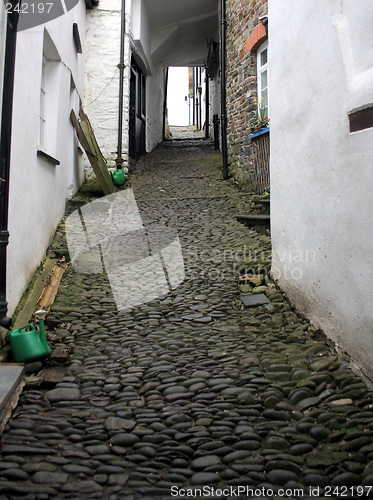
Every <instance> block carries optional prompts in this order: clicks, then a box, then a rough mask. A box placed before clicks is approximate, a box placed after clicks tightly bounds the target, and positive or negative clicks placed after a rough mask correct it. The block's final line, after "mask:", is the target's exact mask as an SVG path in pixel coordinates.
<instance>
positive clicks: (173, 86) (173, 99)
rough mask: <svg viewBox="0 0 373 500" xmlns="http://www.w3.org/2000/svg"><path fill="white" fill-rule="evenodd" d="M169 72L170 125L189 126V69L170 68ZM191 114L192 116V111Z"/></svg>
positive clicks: (168, 101) (168, 107) (168, 105)
mask: <svg viewBox="0 0 373 500" xmlns="http://www.w3.org/2000/svg"><path fill="white" fill-rule="evenodd" d="M168 71H169V72H168V88H167V110H168V123H169V125H178V126H186V125H189V107H190V106H189V97H188V96H189V68H188V67H170V68H169V70H168ZM185 97H186V99H185ZM192 102H193V101H191V103H190V105H192ZM190 114H191V116H192V111H191V113H190Z"/></svg>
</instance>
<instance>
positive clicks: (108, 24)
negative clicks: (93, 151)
mask: <svg viewBox="0 0 373 500" xmlns="http://www.w3.org/2000/svg"><path fill="white" fill-rule="evenodd" d="M130 7H131V4H130V3H129V4H127V5H126V26H127V27H128V26H129V22H130V13H129V12H128V11H129V9H130ZM120 25H121V11H120V3H118V2H116V1H115V0H101V1H100V3H99V5H98V6H97V7H95V8H93V9H92V10H90V11H88V13H87V20H86V42H85V46H86V80H85V102H84V110H85V112H86V113H87V115H88V117H89V119H90V121H91V124H92V127H93V129H94V132H95V135H96V139H97V142H98V144H99V146H100V148H101V151H102V153H103V155H104V156H105V158H107V159H115V158H116V156H117V145H118V106H119V69H118V64H119V59H120ZM129 38H130V37H129V35H128V34H126V36H125V71H124V103H123V106H124V107H123V157H124V159H126V157H127V143H128V97H129V65H130V59H129V54H130V48H129V45H130V42H129ZM86 166H88V162H87V165H86ZM88 168H90V167H89V166H88Z"/></svg>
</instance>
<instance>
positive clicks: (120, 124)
mask: <svg viewBox="0 0 373 500" xmlns="http://www.w3.org/2000/svg"><path fill="white" fill-rule="evenodd" d="M125 32H126V0H122V10H121V21H120V60H119V64H118V68H119V111H118V148H117V149H118V151H117V155H118V157H117V160H116V162H117V164H118V167H119V166H120V164H122V163H123V158H122V144H123V142H122V141H123V137H122V136H123V92H124V85H123V80H124V68H125V65H124V42H125Z"/></svg>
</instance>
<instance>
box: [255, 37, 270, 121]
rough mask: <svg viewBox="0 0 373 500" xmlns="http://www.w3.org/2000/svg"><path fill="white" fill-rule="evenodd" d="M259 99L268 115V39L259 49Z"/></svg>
mask: <svg viewBox="0 0 373 500" xmlns="http://www.w3.org/2000/svg"><path fill="white" fill-rule="evenodd" d="M257 75H258V100H259V102H261V107H262V109H263V110H264V113H265V114H264V116H268V104H269V103H268V41H266V42H264V43H263V44H262V45H261V46H260V47H259V49H258V51H257Z"/></svg>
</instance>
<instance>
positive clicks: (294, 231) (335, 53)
mask: <svg viewBox="0 0 373 500" xmlns="http://www.w3.org/2000/svg"><path fill="white" fill-rule="evenodd" d="M269 20H270V33H269V70H270V81H269V89H270V102H271V226H272V227H271V230H272V240H273V272H274V275H275V277H277V278H278V282H279V285H280V286H281V287H282V288H283V289H284V290H285V291H286V292H287V293H288V295H289V297H290V298H291V300H292V301H293V303H294V304H295V305H296V306H297V307H298V308H299V309H300V311H301V312H303V313H304V314H305V315H306V316H307V317H309V318H310V319H311V320H312V322H313V323H314V324H315V325H317V326H318V327H321V328H322V329H323V330H324V331H325V333H326V334H327V335H328V336H329V337H331V338H332V339H333V340H335V341H336V342H337V343H338V344H340V346H341V347H342V348H343V349H345V350H346V351H347V352H348V353H349V354H350V355H351V356H352V359H353V360H354V361H355V362H356V363H357V364H358V365H359V366H360V367H361V368H362V369H363V370H364V371H365V373H367V374H368V375H369V376H370V377H372V376H373V330H372V324H373V308H372V303H373V279H372V278H373V276H372V269H373V233H372V231H371V218H372V213H373V192H372V180H373V170H372V169H373V128H370V129H366V130H362V131H359V132H355V133H350V132H349V120H348V113H349V112H350V111H351V110H352V109H355V108H358V107H361V106H365V105H367V104H372V102H373V97H372V88H373V37H372V35H371V33H372V25H373V10H372V2H371V0H359V1H358V2H356V1H355V0H340V1H336V0H333V1H330V2H325V1H324V0H314V1H313V2H309V0H297V1H294V2H289V1H288V0H269Z"/></svg>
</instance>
